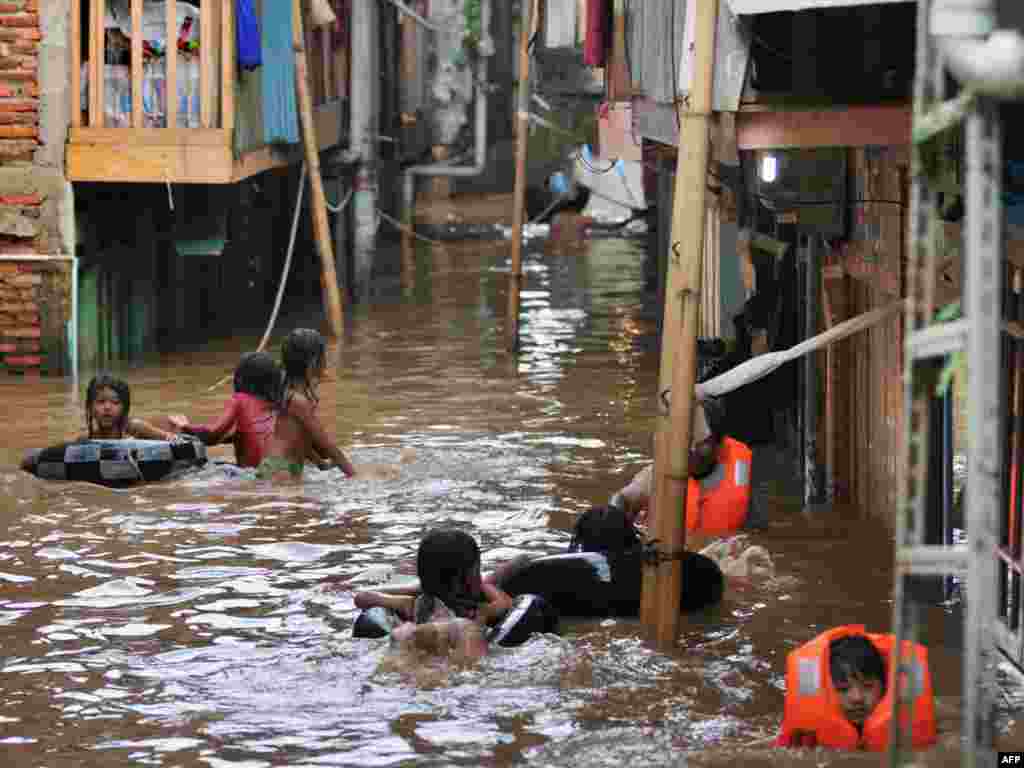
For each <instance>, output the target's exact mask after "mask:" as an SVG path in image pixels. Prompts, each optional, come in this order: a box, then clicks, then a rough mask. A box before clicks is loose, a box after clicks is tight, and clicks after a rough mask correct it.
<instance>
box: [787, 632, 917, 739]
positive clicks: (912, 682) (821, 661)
mask: <svg viewBox="0 0 1024 768" xmlns="http://www.w3.org/2000/svg"><path fill="white" fill-rule="evenodd" d="M894 645H895V640H894V638H893V636H892V635H881V634H869V633H865V632H864V627H863V626H859V625H857V626H846V627H838V628H836V629H831V630H829V631H827V632H823V633H822V634H821V635H819V636H818V637H816V638H815V639H814V640H812V641H810V642H809V643H806V644H805V645H803V646H801V647H800V648H798V649H797V650H796V651H793V652H792V653H791V654H790V655H789V658H788V659H787V661H786V705H785V716H784V718H783V721H782V732H781V733H780V734H779V736H778V738H777V739H776V742H775V744H776V746H780V747H818V746H821V747H834V748H839V749H868V750H872V751H881V750H883V749H885V747H886V746H887V744H888V741H889V734H890V726H891V721H892V715H893V708H894V702H893V691H892V690H891V689H892V684H891V681H892V674H891V673H890V670H888V668H889V666H890V657H891V655H892V650H893V647H894ZM907 649H908V651H911V653H910V654H905V659H906V661H908V662H909V663H910V667H911V673H910V675H909V677H908V679H907V682H906V685H907V686H909V693H910V696H911V714H910V715H909V718H910V731H911V743H912V744H913V746H914V747H918V748H920V747H926V746H929V745H931V744H933V743H935V740H936V732H935V708H934V706H935V705H934V701H933V698H932V688H931V677H930V675H929V672H928V653H927V651H926V650H925V648H924V647H923V646H921V645H919V644H914V645H913V646H911V645H909V644H908V645H907Z"/></svg>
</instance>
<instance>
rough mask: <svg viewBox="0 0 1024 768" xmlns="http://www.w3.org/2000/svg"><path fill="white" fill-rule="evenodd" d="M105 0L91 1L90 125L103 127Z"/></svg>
mask: <svg viewBox="0 0 1024 768" xmlns="http://www.w3.org/2000/svg"><path fill="white" fill-rule="evenodd" d="M104 6H105V3H104V0H90V3H89V27H90V29H89V125H91V126H95V127H98V128H102V127H103V120H104V118H103V109H104V104H103V73H104V69H103V17H104V14H105V11H104Z"/></svg>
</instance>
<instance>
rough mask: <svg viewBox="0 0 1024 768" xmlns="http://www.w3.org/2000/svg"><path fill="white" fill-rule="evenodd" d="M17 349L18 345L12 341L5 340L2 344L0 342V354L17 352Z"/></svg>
mask: <svg viewBox="0 0 1024 768" xmlns="http://www.w3.org/2000/svg"><path fill="white" fill-rule="evenodd" d="M17 351H18V345H17V344H14V343H12V342H10V341H5V342H3V343H2V344H0V354H9V353H11V352H17Z"/></svg>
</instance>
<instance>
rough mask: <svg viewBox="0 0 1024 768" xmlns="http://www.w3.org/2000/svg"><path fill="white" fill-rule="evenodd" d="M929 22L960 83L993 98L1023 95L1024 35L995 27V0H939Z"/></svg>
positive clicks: (945, 57)
mask: <svg viewBox="0 0 1024 768" xmlns="http://www.w3.org/2000/svg"><path fill="white" fill-rule="evenodd" d="M929 23H930V26H931V32H932V34H933V35H935V37H936V44H937V45H938V48H939V50H940V51H941V53H942V56H943V59H944V60H945V63H946V67H947V68H948V69H949V71H950V73H951V74H952V75H953V77H955V78H956V79H957V80H958V81H959V82H961V83H963V84H964V85H967V86H969V87H972V88H974V89H975V90H976V91H978V92H979V93H982V94H984V95H987V96H992V97H994V98H999V99H1016V98H1021V97H1024V36H1021V34H1020V33H1019V32H1018V31H1017V30H1016V29H996V28H995V26H996V3H995V0H937V2H936V3H935V5H933V6H932V12H931V18H930V20H929Z"/></svg>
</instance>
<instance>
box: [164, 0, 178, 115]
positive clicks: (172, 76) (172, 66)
mask: <svg viewBox="0 0 1024 768" xmlns="http://www.w3.org/2000/svg"><path fill="white" fill-rule="evenodd" d="M166 10H167V45H166V47H165V48H164V62H165V67H166V68H167V71H166V75H165V80H164V82H165V83H166V85H165V86H164V95H165V96H166V97H167V109H166V112H167V127H168V128H177V127H178V6H177V0H167V6H166Z"/></svg>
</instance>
